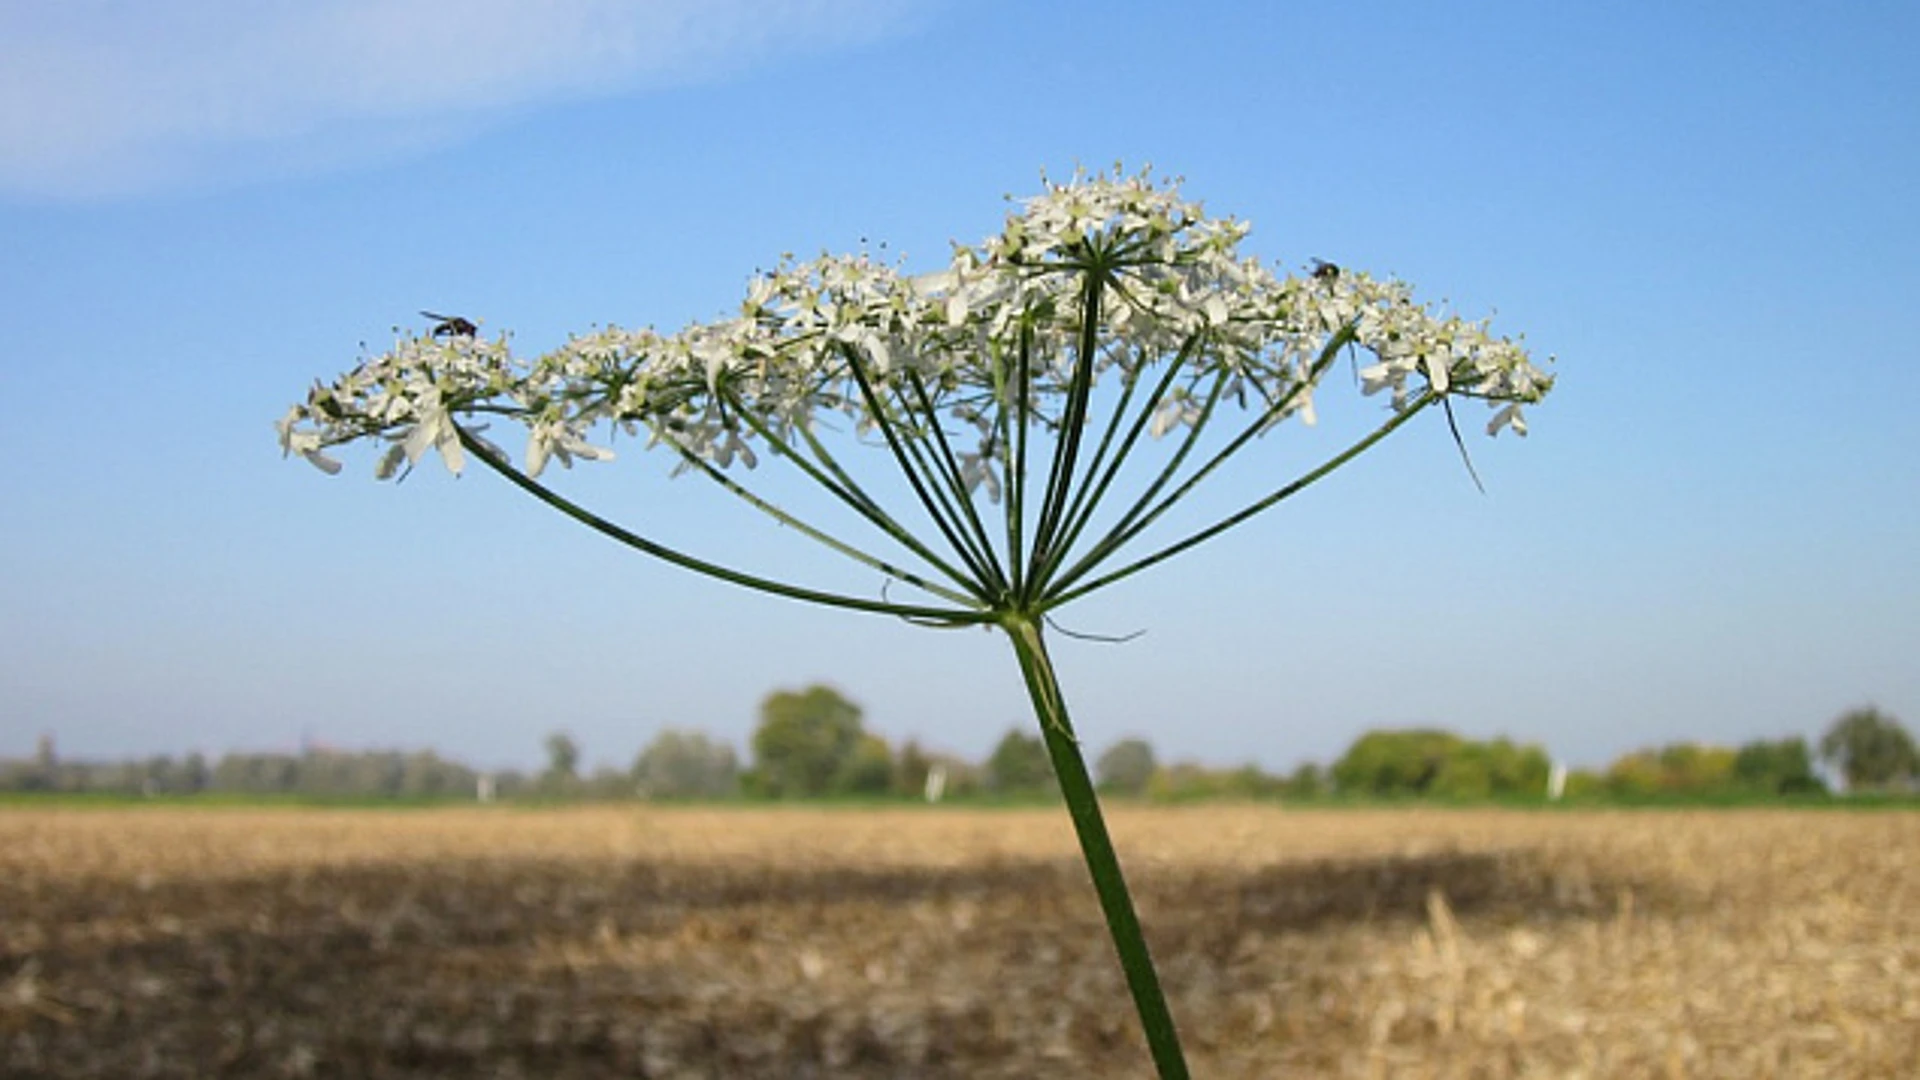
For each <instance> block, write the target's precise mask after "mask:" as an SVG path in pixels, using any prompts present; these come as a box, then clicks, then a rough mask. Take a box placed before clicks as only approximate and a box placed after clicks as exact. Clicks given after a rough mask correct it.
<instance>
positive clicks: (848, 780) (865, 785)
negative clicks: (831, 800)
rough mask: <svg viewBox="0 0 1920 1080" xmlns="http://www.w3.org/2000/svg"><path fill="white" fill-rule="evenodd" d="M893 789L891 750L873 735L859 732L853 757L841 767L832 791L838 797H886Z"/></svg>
mask: <svg viewBox="0 0 1920 1080" xmlns="http://www.w3.org/2000/svg"><path fill="white" fill-rule="evenodd" d="M892 786H893V748H892V747H890V746H888V745H887V740H885V739H883V738H881V737H880V736H878V735H875V734H874V733H873V732H871V731H868V732H862V733H861V735H860V740H859V741H858V742H856V743H854V744H853V753H851V754H849V755H847V760H846V761H844V762H842V763H841V765H840V771H839V772H838V773H837V774H835V776H834V778H833V790H834V792H835V793H836V794H840V795H885V794H886V793H887V789H888V788H890V787H892Z"/></svg>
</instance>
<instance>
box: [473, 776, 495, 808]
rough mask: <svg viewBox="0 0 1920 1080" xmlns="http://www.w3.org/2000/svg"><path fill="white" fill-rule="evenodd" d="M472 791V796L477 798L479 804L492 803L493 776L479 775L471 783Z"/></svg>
mask: <svg viewBox="0 0 1920 1080" xmlns="http://www.w3.org/2000/svg"><path fill="white" fill-rule="evenodd" d="M473 789H474V790H473V794H474V796H475V797H476V798H478V799H479V800H480V801H481V802H483V803H490V802H492V801H493V774H492V773H481V774H480V776H479V778H478V779H476V780H475V781H474V782H473Z"/></svg>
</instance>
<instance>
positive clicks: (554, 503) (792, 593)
mask: <svg viewBox="0 0 1920 1080" xmlns="http://www.w3.org/2000/svg"><path fill="white" fill-rule="evenodd" d="M453 430H454V433H455V434H457V435H458V436H459V437H460V445H461V446H464V447H466V449H467V452H468V453H470V454H472V455H473V456H474V457H475V458H477V459H479V461H480V463H481V464H482V465H485V466H486V467H487V468H489V469H492V470H493V471H494V472H495V473H497V474H499V476H500V477H501V478H502V479H504V480H506V481H507V482H508V483H510V484H512V485H513V486H514V487H517V488H519V489H520V490H522V491H524V492H526V493H527V494H529V495H531V496H533V497H534V498H536V499H539V500H540V501H541V502H543V503H546V504H547V505H548V506H551V507H553V508H554V509H555V510H558V511H560V512H561V513H562V514H565V515H566V516H568V517H570V518H572V519H573V520H575V521H577V522H579V523H580V524H582V525H585V526H586V527H587V528H589V529H592V530H593V531H595V532H597V533H599V534H601V535H602V536H605V537H608V538H609V539H613V540H618V541H620V542H621V543H622V544H625V545H627V546H628V547H630V548H633V549H634V550H635V551H639V552H641V553H643V554H646V555H651V556H653V557H654V558H656V559H659V560H661V561H662V562H669V563H672V564H673V565H675V566H678V567H682V568H684V569H687V570H692V571H693V572H695V573H697V574H705V575H706V576H707V577H710V578H717V579H719V580H721V581H725V582H730V583H732V584H734V585H740V586H744V587H745V588H749V589H757V590H758V591H760V592H763V593H772V594H773V595H775V596H784V597H787V598H789V599H792V600H805V601H807V602H808V603H813V604H821V605H824V606H826V607H837V608H849V609H851V610H854V611H872V612H877V613H879V614H881V615H897V616H899V617H900V618H903V619H915V620H921V621H926V622H931V623H937V624H940V625H946V626H967V625H977V624H979V623H984V622H991V621H993V619H994V614H993V613H992V612H991V611H987V610H983V609H973V610H969V609H967V608H935V607H922V606H919V605H916V604H893V603H888V602H887V601H884V600H867V599H864V598H862V597H858V596H843V595H841V594H839V593H830V592H823V591H821V590H819V589H806V588H801V587H800V586H797V585H788V584H786V583H785V582H780V581H774V580H772V579H771V578H763V577H758V576H756V575H753V574H746V573H742V572H740V571H738V570H733V569H729V568H727V567H724V566H721V565H719V564H717V563H710V562H707V561H706V560H705V559H696V558H694V557H693V556H691V555H688V554H685V553H684V552H680V551H676V550H675V549H673V548H670V547H668V546H666V545H665V544H657V543H655V542H653V541H652V540H649V539H647V538H646V537H644V536H641V535H639V534H638V533H635V532H632V531H631V530H628V529H624V528H621V527H620V526H618V525H615V524H614V523H613V522H611V521H608V520H607V519H605V518H603V517H601V516H599V515H598V514H595V513H593V512H592V511H591V510H588V509H586V508H585V507H583V506H580V505H579V504H577V503H574V502H572V501H570V500H568V499H566V498H563V497H562V496H561V495H560V494H559V493H558V492H556V491H554V490H552V489H551V488H548V487H547V486H545V485H544V484H541V483H540V482H539V481H537V480H535V479H533V478H532V477H530V476H528V475H527V474H526V473H523V472H521V471H520V470H519V469H516V468H514V467H513V466H512V465H511V464H508V463H507V461H506V460H504V459H503V458H500V457H498V456H496V455H495V453H494V451H493V450H492V449H491V448H489V447H488V446H487V444H486V443H483V442H481V441H480V440H479V439H477V438H475V437H474V435H473V433H472V432H470V431H468V430H467V429H466V428H463V427H460V426H459V425H455V426H454V429H453Z"/></svg>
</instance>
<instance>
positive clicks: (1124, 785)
mask: <svg viewBox="0 0 1920 1080" xmlns="http://www.w3.org/2000/svg"><path fill="white" fill-rule="evenodd" d="M1155 765H1156V763H1155V761H1154V758H1153V746H1152V744H1150V743H1148V742H1147V740H1145V739H1121V740H1120V741H1119V742H1117V743H1114V744H1113V745H1112V746H1109V747H1107V752H1106V753H1104V754H1101V755H1100V760H1099V761H1097V762H1095V763H1094V766H1093V774H1094V776H1095V777H1097V778H1098V780H1099V784H1100V790H1102V791H1109V792H1113V793H1115V794H1120V795H1143V794H1145V793H1146V790H1147V782H1148V781H1150V780H1152V779H1153V770H1154V768H1155Z"/></svg>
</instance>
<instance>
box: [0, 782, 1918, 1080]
mask: <svg viewBox="0 0 1920 1080" xmlns="http://www.w3.org/2000/svg"><path fill="white" fill-rule="evenodd" d="M1114 830H1115V833H1116V837H1117V840H1118V843H1119V846H1120V850H1121V853H1122V857H1123V859H1125V861H1126V863H1127V866H1128V872H1129V874H1130V875H1131V876H1132V878H1133V879H1134V884H1135V889H1136V894H1137V897H1138V899H1139V902H1140V906H1141V910H1142V914H1143V917H1144V919H1145V921H1146V924H1147V928H1148V934H1149V936H1150V938H1151V939H1152V942H1153V946H1154V949H1155V954H1156V956H1157V958H1158V959H1159V962H1160V965H1161V969H1162V973H1163V977H1164V978H1165V980H1166V982H1167V985H1168V988H1169V994H1170V996H1171V998H1172V1002H1173V1008H1174V1012H1175V1015H1176V1017H1177V1018H1178V1020H1179V1022H1180V1024H1181V1029H1182V1035H1183V1038H1184V1039H1185V1041H1186V1043H1187V1047H1188V1052H1189V1056H1190V1058H1191V1060H1192V1062H1193V1065H1194V1075H1195V1076H1196V1077H1200V1078H1218V1077H1273V1076H1315V1077H1318V1076H1356V1077H1376V1076H1379V1077H1385V1076H1409V1077H1429V1076H1430V1077H1456V1076H1457V1077H1488V1078H1496V1077H1528V1076H1551V1077H1596V1078H1597V1077H1639V1076H1659V1077H1742V1078H1754V1077H1770V1076H1804V1077H1841V1076H1844V1077H1896V1076H1911V1075H1914V1072H1913V1070H1914V1069H1915V1067H1916V1063H1920V814H1913V813H1898V812H1890V813H1843V812H1788V811H1764V810H1756V811H1720V812H1697V813H1696V812H1686V813H1682V812H1652V811H1647V812H1620V813H1522V812H1499V811H1431V810H1408V811H1378V812H1371V811H1370V812H1360V811H1328V810H1299V811H1288V810H1283V809H1275V808H1227V807H1207V808H1194V809H1152V810H1148V809H1122V810H1120V811H1118V812H1116V813H1115V814H1114ZM1136 1027H1137V1025H1136V1022H1135V1020H1134V1018H1133V1015H1132V1012H1131V1008H1130V1006H1129V1004H1128V1002H1127V1000H1126V998H1125V994H1124V990H1123V986H1122V982H1121V979H1120V976H1119V971H1118V967H1117V964H1116V963H1115V961H1114V959H1113V956H1112V952H1111V948H1110V946H1109V945H1108V944H1107V942H1106V939H1105V937H1104V936H1103V929H1102V927H1101V924H1100V922H1099V916H1098V911H1097V908H1096V906H1095V902H1094V898H1093V894H1092V891H1091V887H1090V886H1089V884H1088V882H1087V879H1086V875H1085V872H1084V870H1082V869H1081V868H1080V866H1079V864H1078V863H1077V861H1075V857H1074V849H1073V843H1072V837H1071V834H1070V832H1069V830H1068V826H1067V823H1066V818H1065V813H1064V811H1061V810H1057V809H1056V810H1051V811H1017V812H1016V811H963V810H953V811H947V810H941V811H917V810H898V811H861V810H765V811H763V810H734V809H727V810H673V809H638V808H619V809H607V808H601V809H580V810H542V811H525V810H512V809H491V808H490V809H472V810H446V811H417V810H416V811H373V810H345V811H314V810H230V809H229V810H213V809H208V810H196V809H167V808H155V809H136V810H125V811H119V810H66V811H56V810H36V809H22V808H10V809H0V1075H3V1076H6V1077H38V1076H46V1077H80V1076H86V1077H129V1078H131V1077H202V1076H233V1077H303V1076H310V1077H351V1078H362V1077H365V1078H375V1077H400V1076H407V1077H421V1076H451V1077H654V1078H668V1077H673V1078H679V1077H688V1078H691V1077H713V1078H729V1080H731V1078H756V1077H769V1078H773V1077H778V1078H789V1077H801V1078H804V1077H852V1078H893V1077H901V1078H907V1077H912V1078H921V1077H926V1078H947V1077H952V1078H960V1077H965V1078H992V1077H1038V1076H1048V1077H1086V1076H1094V1077H1147V1076H1149V1075H1150V1069H1149V1067H1148V1064H1147V1060H1146V1055H1145V1051H1144V1050H1143V1049H1142V1042H1141V1039H1140V1037H1139V1035H1138V1032H1137V1030H1136Z"/></svg>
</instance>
